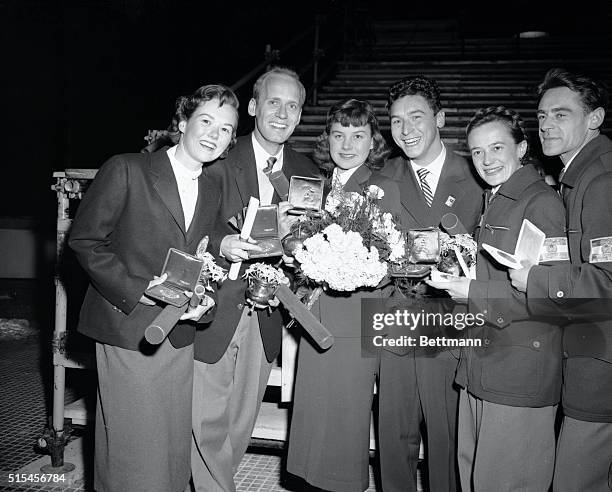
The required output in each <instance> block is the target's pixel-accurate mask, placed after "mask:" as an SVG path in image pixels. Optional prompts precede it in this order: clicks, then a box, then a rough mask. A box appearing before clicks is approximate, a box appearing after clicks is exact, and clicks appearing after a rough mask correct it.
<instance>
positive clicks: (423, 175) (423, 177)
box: [417, 167, 433, 207]
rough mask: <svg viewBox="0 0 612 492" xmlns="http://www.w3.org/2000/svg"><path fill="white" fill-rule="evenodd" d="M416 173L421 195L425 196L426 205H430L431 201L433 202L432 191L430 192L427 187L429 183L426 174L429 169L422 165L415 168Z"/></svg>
mask: <svg viewBox="0 0 612 492" xmlns="http://www.w3.org/2000/svg"><path fill="white" fill-rule="evenodd" d="M417 175H418V176H419V181H420V184H421V190H423V195H424V196H425V201H426V202H427V206H428V207H431V203H432V202H433V193H432V192H431V188H430V187H429V183H428V182H427V179H426V178H427V176H428V175H429V171H428V170H427V169H425V168H424V167H421V168H419V169H417Z"/></svg>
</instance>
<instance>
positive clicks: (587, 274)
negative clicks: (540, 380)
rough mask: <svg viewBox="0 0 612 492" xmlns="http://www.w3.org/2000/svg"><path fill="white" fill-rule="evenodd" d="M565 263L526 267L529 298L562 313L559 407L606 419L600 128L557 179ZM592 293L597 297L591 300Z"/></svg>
mask: <svg viewBox="0 0 612 492" xmlns="http://www.w3.org/2000/svg"><path fill="white" fill-rule="evenodd" d="M561 185H562V196H563V202H564V204H565V208H566V230H567V237H568V248H569V258H570V264H569V265H558V266H553V267H544V266H538V267H533V268H532V269H531V271H530V273H529V279H528V284H527V293H528V296H529V298H530V299H531V298H534V299H535V300H536V301H537V300H538V299H549V300H551V301H552V303H554V304H555V305H556V306H557V307H558V308H559V310H560V311H561V312H564V313H565V314H566V316H567V317H568V325H567V326H566V327H565V330H564V336H563V349H564V353H565V355H566V357H567V359H566V360H565V365H564V373H563V378H564V384H563V408H564V412H565V413H566V415H568V416H570V417H572V418H575V419H578V420H586V421H592V422H612V320H611V319H610V318H611V317H612V315H611V314H610V313H612V309H610V300H611V299H612V254H611V253H610V252H608V251H607V250H608V249H609V248H610V247H612V191H611V190H612V142H611V141H610V139H609V138H608V137H606V136H604V135H600V136H598V137H596V138H594V139H593V140H591V141H590V142H589V143H588V144H587V145H585V146H584V148H583V149H582V150H581V151H580V152H579V153H578V154H577V155H576V157H575V158H574V160H573V161H572V163H571V164H570V166H569V167H568V169H567V171H566V173H565V174H564V176H563V178H562V180H561ZM597 300H598V301H597Z"/></svg>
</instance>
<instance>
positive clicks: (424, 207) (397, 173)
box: [378, 76, 483, 492]
mask: <svg viewBox="0 0 612 492" xmlns="http://www.w3.org/2000/svg"><path fill="white" fill-rule="evenodd" d="M387 107H388V109H389V116H390V118H391V134H392V136H393V140H394V141H395V143H396V144H397V145H398V146H399V148H400V149H401V151H402V152H403V154H404V155H402V156H401V157H397V158H395V159H391V160H390V161H388V162H387V164H386V165H385V167H384V168H383V170H382V171H381V173H382V174H383V175H384V176H388V177H390V178H392V179H394V180H395V181H397V182H398V183H399V188H400V195H401V203H402V216H401V220H402V225H403V226H404V227H406V228H408V229H419V228H427V227H439V225H440V221H441V219H442V216H443V215H444V214H446V213H454V214H455V215H457V217H458V218H459V220H460V221H461V223H462V224H463V225H464V226H465V227H466V228H467V230H468V231H469V232H472V231H473V230H474V228H475V227H476V224H477V222H478V217H479V216H480V212H481V208H482V193H483V190H482V187H481V185H480V183H479V182H478V181H477V178H476V177H475V175H474V173H473V171H472V169H471V168H470V165H469V164H468V162H467V161H466V160H465V159H464V158H463V157H461V156H459V155H457V154H456V153H454V152H453V150H452V149H451V148H447V147H446V146H445V145H444V143H443V142H442V139H441V138H440V128H442V127H443V126H444V122H445V121H444V111H443V110H442V105H441V102H440V90H439V89H438V85H437V84H436V82H435V81H434V80H432V79H428V78H427V77H422V76H416V77H406V78H404V79H402V80H400V81H398V82H396V83H395V84H393V85H392V86H391V87H390V89H389V99H388V103H387ZM453 330H454V328H453ZM423 334H426V333H423ZM458 356H459V352H458V351H456V352H453V351H451V349H442V350H440V349H437V350H432V351H423V350H419V351H418V352H417V351H416V350H415V348H411V347H385V352H384V353H383V355H382V360H381V369H380V385H379V396H378V397H379V419H380V420H379V444H380V465H381V476H382V484H383V489H384V490H385V491H389V492H392V491H416V490H417V489H416V467H417V463H418V459H419V447H420V442H421V434H420V428H421V424H422V423H423V422H425V423H426V426H427V446H426V449H427V457H426V459H427V466H428V470H429V473H428V475H429V486H430V490H432V491H433V492H440V491H455V490H457V489H458V480H457V473H456V459H455V450H456V447H455V435H456V432H457V427H456V426H457V408H458V401H459V392H458V390H457V389H456V388H455V387H454V383H453V381H454V379H455V371H456V369H457V362H458Z"/></svg>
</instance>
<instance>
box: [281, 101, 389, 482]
mask: <svg viewBox="0 0 612 492" xmlns="http://www.w3.org/2000/svg"><path fill="white" fill-rule="evenodd" d="M387 154H388V148H387V146H386V143H385V140H384V138H383V136H382V135H381V133H380V130H379V128H378V122H377V120H376V117H375V115H374V112H373V110H372V106H371V105H370V104H369V103H368V102H366V101H359V100H356V99H348V100H345V101H342V102H340V103H338V104H336V105H334V106H332V107H331V108H330V110H329V112H328V114H327V122H326V127H325V132H324V133H323V134H322V135H321V136H320V137H319V138H318V141H317V146H316V149H315V153H314V158H315V161H317V163H318V164H319V167H320V168H321V170H322V172H323V174H324V175H325V176H326V177H327V184H326V188H325V190H326V194H325V196H326V202H325V203H326V209H327V210H334V209H335V208H336V207H338V206H340V207H341V206H342V205H343V204H346V202H347V200H348V201H351V200H360V198H359V197H358V195H361V197H362V198H361V199H363V195H364V192H365V194H368V193H370V196H372V195H375V196H376V199H374V201H376V202H377V203H376V205H377V206H378V207H380V209H382V210H383V211H388V212H391V213H392V214H396V215H398V214H399V208H400V201H399V197H400V195H399V189H398V186H397V184H396V183H395V182H394V181H392V180H390V179H389V178H386V177H383V176H380V175H378V174H377V172H376V171H377V170H378V169H380V168H381V167H382V164H383V162H384V159H385V157H386V155H387ZM372 185H373V186H372ZM362 235H363V234H362ZM298 256H299V255H298ZM347 256H349V255H347ZM298 259H299V258H298ZM383 267H384V265H383ZM347 268H348V267H347ZM353 268H355V267H353ZM356 268H363V269H366V267H365V266H364V265H360V266H357V267H356ZM348 273H350V272H347V276H348ZM326 280H329V278H328V279H326ZM328 283H329V284H331V281H329V282H328ZM387 294H388V293H387V292H385V289H380V288H377V287H371V288H363V287H362V288H359V289H356V290H354V291H353V292H346V291H344V292H339V291H338V290H333V288H331V285H330V288H329V289H327V290H326V291H324V292H323V293H322V294H321V296H320V298H319V300H318V302H317V303H315V305H314V306H313V309H312V312H313V314H315V316H318V317H319V319H320V320H321V322H322V323H323V325H325V326H326V327H327V329H328V330H329V331H330V332H331V333H332V334H333V335H334V338H335V343H334V345H333V346H332V347H331V348H330V349H329V350H327V351H325V352H322V351H319V350H317V348H316V347H314V346H313V345H312V344H311V343H309V341H308V340H307V339H304V338H302V340H301V341H300V347H299V355H298V363H297V376H296V383H295V392H294V395H295V397H294V404H293V415H292V421H291V433H290V437H289V455H288V460H287V470H288V471H289V472H291V473H293V474H295V475H298V476H300V477H302V478H304V479H305V480H306V481H307V482H308V483H309V484H311V485H313V486H315V487H320V488H323V489H325V490H334V491H351V492H352V491H355V490H365V489H366V488H367V487H368V483H369V480H368V458H369V444H370V411H371V407H372V395H373V388H374V381H375V379H376V376H377V371H378V361H377V358H376V356H372V357H364V356H363V355H362V349H361V319H360V314H361V303H360V301H361V299H363V298H368V297H369V298H372V297H374V298H384V297H388V295H387Z"/></svg>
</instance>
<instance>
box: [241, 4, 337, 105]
mask: <svg viewBox="0 0 612 492" xmlns="http://www.w3.org/2000/svg"><path fill="white" fill-rule="evenodd" d="M344 15H345V12H342V13H339V12H331V13H327V14H317V15H316V16H315V19H314V24H313V25H311V26H309V27H308V28H306V29H305V30H304V31H302V32H300V33H299V34H297V35H296V36H294V37H293V38H292V39H290V40H289V41H288V42H287V43H286V44H285V45H284V46H282V47H281V48H279V49H276V48H274V46H272V45H270V44H267V45H266V46H265V50H264V52H263V60H262V61H261V62H260V63H258V64H257V65H256V66H255V67H253V68H252V69H251V70H249V71H248V72H247V73H246V74H245V75H243V76H242V77H241V78H240V79H238V80H237V81H236V82H234V83H233V84H232V85H231V86H230V87H231V88H232V90H234V91H238V90H240V89H242V88H244V86H245V85H246V84H247V83H249V82H251V81H254V80H255V79H256V78H257V77H259V76H260V75H261V74H262V73H263V72H264V71H265V70H267V69H268V68H269V67H271V66H272V65H288V66H289V65H290V66H292V67H296V69H295V71H296V72H297V74H298V75H299V76H300V78H301V80H302V82H303V83H304V86H305V87H306V88H307V96H306V97H307V102H309V103H310V104H316V103H317V97H318V90H319V88H320V86H321V84H322V83H323V82H324V81H325V80H326V79H327V78H328V77H329V76H330V74H331V73H332V72H333V70H334V68H335V67H336V63H337V61H338V60H339V59H340V57H341V56H342V54H343V53H344V52H346V49H347V46H346V38H345V37H344V36H343V34H342V33H343V31H344V30H339V29H337V26H338V25H345V23H346V21H345V19H343V16H344ZM334 27H336V28H334ZM338 33H340V35H338ZM308 45H310V46H311V47H312V48H311V49H309V48H308ZM291 55H296V56H291ZM285 59H287V60H290V62H288V63H284V61H285Z"/></svg>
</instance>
